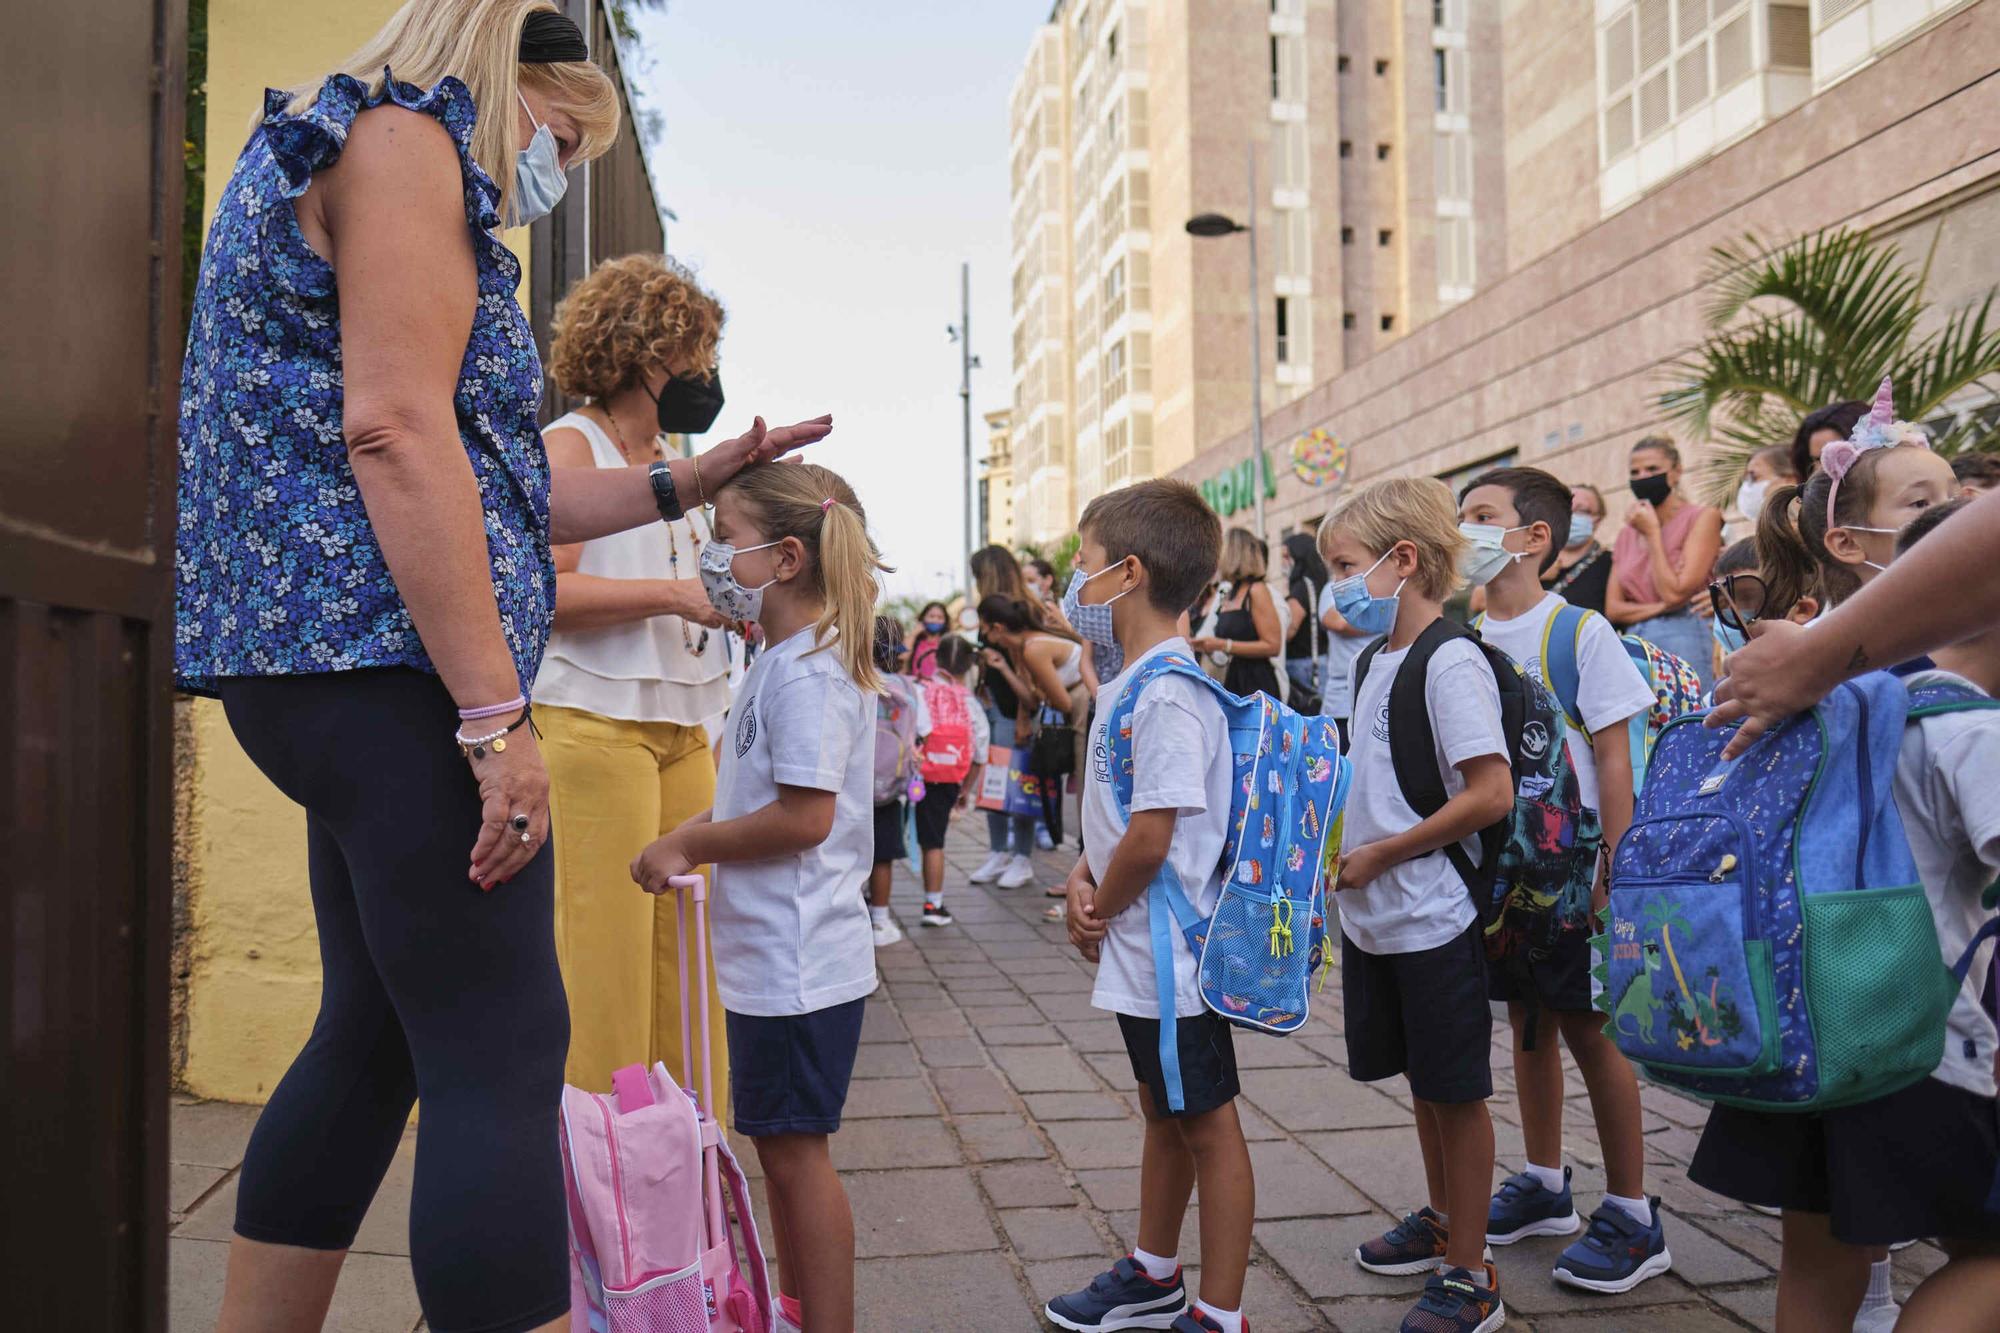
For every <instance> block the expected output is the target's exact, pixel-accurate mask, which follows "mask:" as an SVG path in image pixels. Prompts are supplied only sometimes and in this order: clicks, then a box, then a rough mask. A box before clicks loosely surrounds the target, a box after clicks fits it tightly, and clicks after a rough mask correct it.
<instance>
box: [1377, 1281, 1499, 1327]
mask: <svg viewBox="0 0 2000 1333" xmlns="http://www.w3.org/2000/svg"><path fill="white" fill-rule="evenodd" d="M1484 1267H1485V1269H1486V1285H1485V1286H1481V1285H1480V1284H1479V1283H1477V1282H1474V1281H1473V1280H1472V1274H1470V1273H1468V1272H1466V1271H1465V1270H1464V1269H1463V1268H1444V1269H1440V1270H1439V1271H1437V1272H1435V1273H1433V1274H1431V1276H1430V1280H1429V1281H1427V1282H1425V1283H1424V1294H1423V1296H1422V1298H1421V1299H1419V1300H1418V1301H1417V1303H1416V1304H1415V1305H1413V1306H1411V1307H1410V1312H1409V1313H1408V1314H1406V1315H1404V1316H1403V1324H1402V1333H1493V1330H1494V1329H1496V1328H1499V1327H1500V1326H1501V1325H1502V1324H1504V1323H1506V1322H1507V1307H1506V1306H1505V1305H1504V1304H1502V1303H1501V1300H1500V1274H1499V1273H1498V1272H1497V1271H1495V1269H1494V1267H1493V1265H1492V1264H1486V1265H1484Z"/></svg>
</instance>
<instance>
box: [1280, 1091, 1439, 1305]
mask: <svg viewBox="0 0 2000 1333" xmlns="http://www.w3.org/2000/svg"><path fill="white" fill-rule="evenodd" d="M1298 1137H1299V1142H1301V1143H1303V1144H1305V1146H1306V1147H1307V1148H1309V1149H1310V1150H1311V1151H1312V1154H1313V1156H1315V1157H1317V1158H1319V1159H1320V1160H1321V1161H1322V1162H1325V1163H1326V1164H1327V1165H1328V1166H1330V1167H1332V1168H1333V1169H1334V1170H1335V1171H1338V1172H1339V1173H1340V1174H1341V1175H1342V1176H1343V1177H1345V1178H1346V1179H1347V1182H1348V1183H1349V1184H1351V1185H1353V1186H1354V1187H1355V1188H1356V1189H1358V1190H1360V1191H1361V1192H1362V1194H1364V1195H1366V1196H1367V1197H1368V1198H1370V1199H1372V1200H1374V1201H1375V1205H1376V1207H1378V1208H1380V1209H1382V1210H1383V1211H1384V1212H1386V1213H1390V1214H1391V1215H1392V1216H1394V1217H1401V1216H1402V1215H1403V1214H1404V1213H1406V1212H1408V1211H1409V1210H1410V1209H1412V1208H1414V1207H1416V1206H1417V1205H1418V1204H1420V1203H1422V1202H1423V1193H1424V1162H1423V1156H1422V1154H1421V1153H1419V1152H1418V1151H1417V1132H1416V1126H1415V1125H1409V1126H1406V1127H1403V1128H1398V1129H1350V1130H1345V1131H1342V1132H1340V1133H1336V1134H1326V1133H1320V1134H1301V1135H1299V1136H1298ZM1335 1294H1338V1295H1350V1294H1353V1293H1348V1292H1340V1293H1335ZM1361 1294H1363V1295H1365V1294H1367V1293H1361Z"/></svg>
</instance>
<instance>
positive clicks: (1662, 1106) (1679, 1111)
mask: <svg viewBox="0 0 2000 1333" xmlns="http://www.w3.org/2000/svg"><path fill="white" fill-rule="evenodd" d="M1639 1104H1640V1105H1641V1106H1643V1107H1645V1108H1646V1109H1647V1110H1648V1111H1651V1112H1652V1113H1653V1114H1654V1115H1657V1116H1660V1117H1662V1118H1664V1119H1667V1120H1671V1121H1672V1122H1673V1123H1675V1124H1676V1125H1679V1126H1680V1127H1681V1128H1683V1129H1692V1130H1697V1131H1699V1130H1700V1129H1701V1127H1702V1126H1703V1125H1706V1124H1707V1123H1708V1104H1707V1103H1705V1102H1698V1101H1696V1100H1694V1099H1693V1098H1692V1097H1683V1096H1681V1094H1679V1093H1678V1092H1675V1091H1674V1090H1673V1089H1671V1088H1666V1087H1662V1086H1660V1085H1659V1084H1657V1083H1648V1082H1647V1081H1646V1080H1645V1079H1644V1078H1641V1079H1640V1080H1639Z"/></svg>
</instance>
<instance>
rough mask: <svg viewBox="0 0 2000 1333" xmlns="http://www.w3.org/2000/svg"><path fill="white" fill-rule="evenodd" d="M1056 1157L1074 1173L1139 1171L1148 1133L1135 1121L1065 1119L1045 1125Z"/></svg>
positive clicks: (1044, 1130) (1045, 1131)
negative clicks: (1107, 1169) (1119, 1169)
mask: <svg viewBox="0 0 2000 1333" xmlns="http://www.w3.org/2000/svg"><path fill="white" fill-rule="evenodd" d="M1042 1131H1043V1132H1044V1133H1045V1134H1047V1135H1048V1136H1049V1142H1050V1143H1052V1144H1054V1145H1055V1149H1056V1155H1057V1156H1058V1157H1060V1158H1062V1160H1063V1162H1064V1163H1065V1164H1066V1165H1068V1166H1069V1168H1070V1169H1071V1170H1073V1171H1082V1170H1087V1169H1090V1168H1093V1167H1107V1166H1116V1167H1126V1168H1131V1169H1136V1168H1137V1167H1138V1165H1139V1157H1140V1149H1141V1148H1142V1147H1143V1146H1144V1143H1145V1138H1146V1134H1145V1130H1144V1129H1143V1128H1142V1127H1141V1126H1140V1125H1139V1124H1138V1123H1137V1122H1136V1121H1132V1120H1065V1121H1062V1122H1060V1123H1058V1124H1053V1125H1044V1126H1042Z"/></svg>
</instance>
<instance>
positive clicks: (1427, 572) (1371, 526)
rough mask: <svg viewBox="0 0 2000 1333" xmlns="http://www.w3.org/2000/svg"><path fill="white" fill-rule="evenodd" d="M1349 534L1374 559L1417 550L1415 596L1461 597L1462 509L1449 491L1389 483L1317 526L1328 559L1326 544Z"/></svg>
mask: <svg viewBox="0 0 2000 1333" xmlns="http://www.w3.org/2000/svg"><path fill="white" fill-rule="evenodd" d="M1336 531H1340V532H1345V533H1347V534H1348V535H1350V536H1351V537H1353V538H1354V540H1355V541H1357V542H1360V543H1361V545H1362V546H1363V547H1365V548H1367V549H1368V550H1369V551H1371V552H1373V553H1374V554H1376V555H1382V554H1384V553H1385V552H1387V551H1388V550H1389V548H1390V547H1392V546H1394V545H1396V544H1397V543H1398V542H1409V543H1410V544H1411V545H1413V546H1415V547H1416V548H1417V569H1416V572H1415V573H1414V574H1412V575H1411V576H1410V578H1411V579H1412V581H1414V582H1415V583H1416V585H1417V591H1418V592H1420V593H1422V594H1423V595H1424V596H1426V597H1428V598H1430V599H1431V600H1433V601H1438V602H1442V601H1444V600H1445V599H1446V598H1447V597H1450V596H1451V595H1452V594H1453V593H1454V592H1456V591H1458V587H1459V583H1460V581H1461V580H1460V578H1459V573H1458V561H1459V557H1460V556H1461V555H1462V554H1464V552H1465V548H1466V540H1465V538H1464V536H1463V535H1461V534H1460V532H1459V530H1458V506H1457V505H1455V504H1453V503H1452V499H1451V490H1450V489H1449V488H1448V487H1447V486H1446V485H1445V484H1444V483H1443V482H1441V481H1437V480H1434V479H1432V478H1430V477H1386V478H1384V479H1383V480H1381V481H1378V482H1376V483H1375V484H1374V485H1372V486H1369V487H1368V488H1367V489H1366V490H1363V491H1362V492H1361V493H1360V494H1359V495H1356V496H1355V497H1354V498H1353V499H1351V500H1349V501H1348V502H1347V503H1346V504H1344V505H1342V506H1341V507H1340V508H1339V509H1336V510H1335V511H1334V512H1333V513H1331V514H1329V515H1327V519H1326V521H1325V522H1324V523H1322V524H1320V525H1319V539H1318V545H1319V553H1320V558H1321V559H1327V558H1328V556H1327V552H1326V543H1327V538H1328V537H1329V536H1330V535H1332V534H1333V533H1334V532H1336Z"/></svg>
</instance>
